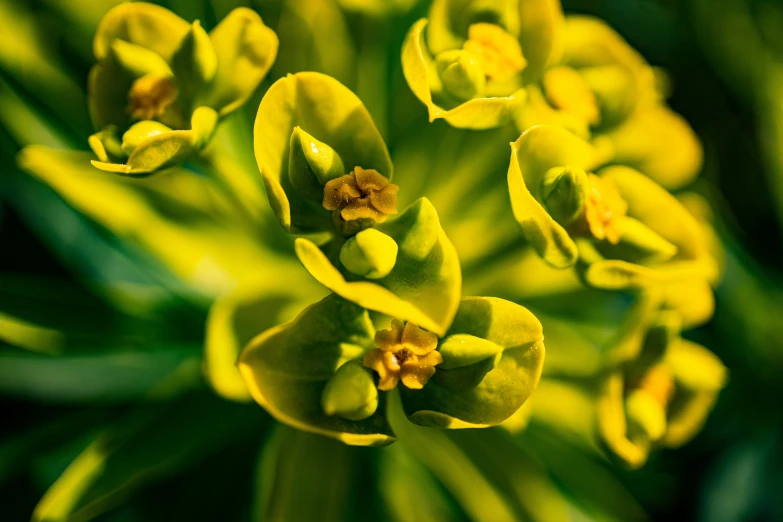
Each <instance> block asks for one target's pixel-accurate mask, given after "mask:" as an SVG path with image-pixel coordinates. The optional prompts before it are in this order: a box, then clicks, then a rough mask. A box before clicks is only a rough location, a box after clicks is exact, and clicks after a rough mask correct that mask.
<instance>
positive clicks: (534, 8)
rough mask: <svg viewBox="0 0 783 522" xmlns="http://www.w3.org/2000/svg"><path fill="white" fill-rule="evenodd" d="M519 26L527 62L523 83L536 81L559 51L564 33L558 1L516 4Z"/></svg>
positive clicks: (544, 0)
mask: <svg viewBox="0 0 783 522" xmlns="http://www.w3.org/2000/svg"><path fill="white" fill-rule="evenodd" d="M519 24H520V25H519V43H520V45H521V46H522V53H524V55H525V59H526V60H527V67H525V70H524V71H522V75H523V77H524V78H525V82H533V81H537V80H538V79H540V77H541V75H542V74H543V72H544V69H545V68H546V67H547V66H549V65H552V64H554V63H556V62H557V61H558V60H559V59H560V56H561V54H562V52H563V45H564V42H563V40H564V37H565V34H566V31H565V20H564V18H563V8H562V7H561V6H560V1H559V0H532V1H531V0H526V1H522V2H519Z"/></svg>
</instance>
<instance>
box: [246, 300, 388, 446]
mask: <svg viewBox="0 0 783 522" xmlns="http://www.w3.org/2000/svg"><path fill="white" fill-rule="evenodd" d="M374 334H375V329H374V328H373V325H372V322H371V321H370V317H369V315H368V314H367V311H366V310H365V309H364V308H362V307H360V306H357V305H355V304H353V303H351V302H349V301H346V300H344V299H342V298H341V297H339V296H337V295H330V296H329V297H327V298H325V299H323V300H322V301H319V302H318V303H316V304H314V305H311V306H309V307H308V308H306V309H305V310H304V311H302V313H300V314H299V316H297V317H296V319H294V320H293V321H291V322H290V323H287V324H284V325H280V326H276V327H274V328H271V329H269V330H266V331H265V332H263V333H261V334H259V335H258V336H257V337H256V338H255V339H253V340H252V341H250V343H249V344H248V345H247V346H246V347H245V349H244V350H243V351H242V353H241V354H240V357H239V370H240V372H241V374H242V377H243V378H244V380H245V383H246V384H247V387H248V389H249V390H250V394H251V395H252V396H253V398H254V399H255V400H256V402H258V403H259V404H260V405H261V406H263V407H264V408H265V409H266V410H267V411H268V412H269V413H270V414H271V415H273V416H274V417H275V418H276V419H278V420H279V421H281V422H284V423H286V424H288V425H290V426H293V427H295V428H299V429H302V430H305V431H310V432H313V433H319V434H321V435H326V436H328V437H333V438H336V439H339V440H342V441H343V442H345V443H347V444H355V445H363V446H377V445H384V444H390V443H391V442H394V440H395V439H394V434H393V433H392V431H391V429H390V428H389V426H388V423H387V422H386V418H385V413H384V410H385V405H384V404H383V403H381V404H379V405H378V406H377V408H370V407H369V406H367V408H364V409H362V408H361V407H354V408H352V409H351V411H350V412H348V413H347V416H348V417H354V418H355V419H358V420H351V419H350V418H346V417H343V416H340V415H338V414H337V413H343V414H344V415H345V414H346V411H347V409H346V408H347V406H346V401H345V400H343V398H341V397H339V396H340V395H341V394H342V393H343V392H344V391H345V390H341V389H338V388H340V387H341V384H342V385H344V384H345V383H341V382H335V381H334V380H333V379H334V378H335V375H336V372H340V368H342V366H344V365H346V364H355V363H352V362H351V361H354V360H357V359H359V360H360V359H362V358H363V356H364V353H365V352H367V351H369V350H370V349H372V348H373V346H374V344H373V337H374ZM355 369H356V370H359V371H361V372H364V371H365V370H364V369H363V368H355ZM340 373H345V374H346V375H344V376H342V377H341V378H340V379H339V380H341V381H342V380H345V379H344V378H343V377H346V378H347V380H349V381H354V380H356V378H357V376H356V375H355V372H354V371H353V369H351V368H348V369H344V370H342V372H340ZM359 377H360V375H359ZM351 384H355V383H349V387H350V385H351ZM327 387H330V388H332V389H331V390H329V391H327V392H326V398H325V396H324V393H325V390H326V389H327ZM359 388H361V383H359ZM354 391H355V390H354ZM360 391H361V394H362V397H361V399H362V401H361V402H362V403H368V402H372V401H373V399H372V397H371V396H368V395H367V393H366V390H364V388H362V389H361V390H360ZM324 404H325V405H326V406H327V408H326V409H328V410H329V411H328V412H327V411H326V410H325V409H324V407H323V406H324ZM354 406H356V405H354ZM370 409H372V410H373V411H372V412H371V413H369V410H370ZM359 410H362V411H361V412H359ZM366 413H369V415H366V416H365V415H364V414H366Z"/></svg>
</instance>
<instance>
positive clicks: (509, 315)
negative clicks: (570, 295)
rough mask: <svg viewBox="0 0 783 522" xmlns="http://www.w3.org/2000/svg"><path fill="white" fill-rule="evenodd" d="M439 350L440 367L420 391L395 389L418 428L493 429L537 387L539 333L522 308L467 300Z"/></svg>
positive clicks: (540, 359)
mask: <svg viewBox="0 0 783 522" xmlns="http://www.w3.org/2000/svg"><path fill="white" fill-rule="evenodd" d="M439 351H440V352H441V355H442V358H443V363H441V364H440V365H439V366H438V367H437V370H436V371H435V375H434V377H433V379H432V380H430V382H429V383H427V385H426V386H424V388H422V389H421V390H410V389H407V388H402V389H400V395H401V397H402V404H403V409H404V410H405V414H406V415H407V416H408V418H409V419H410V420H411V421H412V422H414V423H416V424H421V425H423V426H433V427H440V428H471V427H472V428H479V427H486V426H494V425H496V424H499V423H501V422H503V421H504V420H506V419H507V418H508V417H510V416H511V415H513V414H514V413H515V412H516V411H517V410H518V409H519V408H520V407H521V406H522V404H523V403H524V402H525V401H526V400H527V398H528V397H529V396H530V394H531V393H532V392H533V390H534V389H535V387H536V386H537V384H538V381H539V379H540V377H541V371H542V369H543V365H544V334H543V329H542V327H541V323H540V322H539V321H538V319H536V317H535V316H534V315H533V314H532V313H531V312H530V311H528V310H527V309H526V308H524V307H522V306H519V305H517V304H514V303H511V302H509V301H505V300H503V299H497V298H491V297H466V298H463V299H462V302H461V303H460V308H459V310H458V311H457V315H456V316H455V318H454V322H453V323H452V325H451V327H450V328H449V330H448V332H446V336H445V337H444V339H443V340H442V341H441V343H440V346H439Z"/></svg>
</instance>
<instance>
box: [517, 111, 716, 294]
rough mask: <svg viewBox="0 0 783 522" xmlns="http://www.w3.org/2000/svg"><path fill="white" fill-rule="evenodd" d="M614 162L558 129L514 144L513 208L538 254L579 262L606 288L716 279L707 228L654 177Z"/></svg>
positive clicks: (539, 130)
mask: <svg viewBox="0 0 783 522" xmlns="http://www.w3.org/2000/svg"><path fill="white" fill-rule="evenodd" d="M606 161H607V157H606V154H605V151H603V150H602V149H601V148H600V147H596V146H594V145H592V144H590V143H588V142H587V141H585V140H582V139H580V138H579V137H577V136H576V135H574V134H573V133H570V132H569V131H567V130H565V129H562V128H560V127H555V126H539V127H534V128H532V129H530V130H529V131H527V132H525V133H523V134H522V136H520V138H519V139H518V140H517V141H516V142H515V143H513V144H512V155H511V164H510V166H509V171H508V186H509V193H510V197H511V205H512V208H513V211H514V215H515V217H516V219H517V221H518V222H519V224H520V226H521V227H522V231H523V234H524V235H525V237H526V238H527V240H528V241H529V242H530V245H531V246H532V247H533V248H534V249H535V251H536V252H537V253H538V254H539V255H540V256H541V257H542V258H543V259H544V260H546V261H547V262H548V263H549V264H551V265H553V266H555V267H559V268H566V267H569V266H572V265H574V264H575V263H576V262H577V260H578V261H579V264H578V265H577V266H578V268H579V269H580V273H581V274H582V276H583V277H584V279H585V280H586V281H587V282H588V283H589V284H591V285H594V286H599V287H603V288H626V287H644V286H647V285H651V284H655V285H659V284H664V283H666V284H674V282H678V283H677V284H679V283H681V282H684V281H686V280H691V281H692V280H701V281H705V282H712V281H715V279H716V277H717V264H716V262H715V260H714V259H713V257H712V255H711V253H710V249H709V243H708V238H707V236H706V235H705V233H704V229H703V227H702V226H701V225H700V224H699V223H698V222H697V221H696V220H695V219H694V218H693V216H691V215H690V214H689V213H688V211H687V210H686V209H685V208H684V207H683V206H682V205H681V204H680V203H679V202H678V201H677V199H676V198H675V197H674V196H672V195H671V194H669V193H668V192H667V191H666V190H665V189H663V188H662V187H660V186H659V185H657V184H656V183H655V182H654V181H652V180H651V179H649V178H648V177H646V176H644V175H642V174H641V173H639V172H637V171H635V170H633V169H631V168H628V167H623V166H618V165H613V166H607V167H601V165H602V164H603V163H605V162H606ZM705 284H706V283H705Z"/></svg>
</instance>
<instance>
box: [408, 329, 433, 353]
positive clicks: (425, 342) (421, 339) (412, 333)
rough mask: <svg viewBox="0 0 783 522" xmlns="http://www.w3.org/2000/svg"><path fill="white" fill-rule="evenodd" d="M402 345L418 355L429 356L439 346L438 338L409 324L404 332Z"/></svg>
mask: <svg viewBox="0 0 783 522" xmlns="http://www.w3.org/2000/svg"><path fill="white" fill-rule="evenodd" d="M402 345H403V346H405V347H406V348H408V349H409V350H410V351H411V352H413V353H415V354H416V355H427V354H428V353H430V352H432V351H433V350H434V349H435V348H436V347H437V346H438V337H437V336H436V335H435V334H433V333H431V332H428V331H426V330H422V329H421V328H419V327H418V326H417V325H415V324H413V323H410V322H409V323H408V324H406V325H405V329H404V330H403V331H402Z"/></svg>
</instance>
